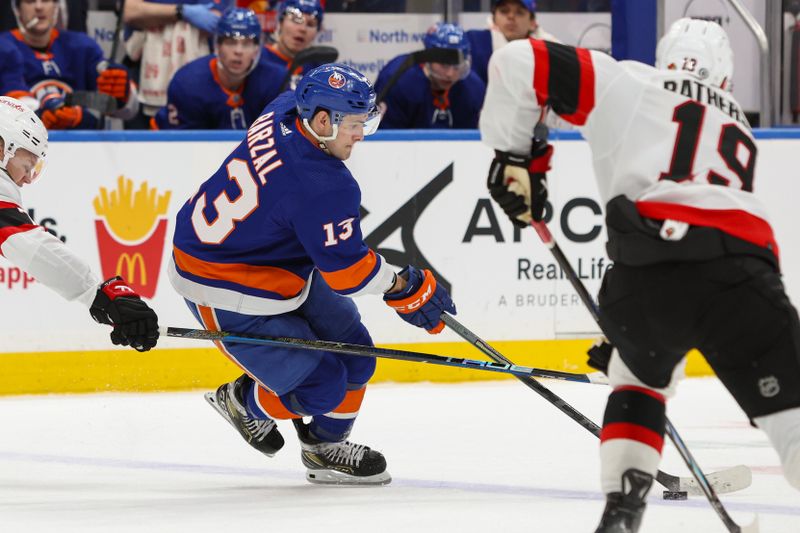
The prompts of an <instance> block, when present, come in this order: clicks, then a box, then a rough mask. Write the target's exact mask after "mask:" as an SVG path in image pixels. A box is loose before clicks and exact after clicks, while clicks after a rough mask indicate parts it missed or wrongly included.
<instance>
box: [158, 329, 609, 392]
mask: <svg viewBox="0 0 800 533" xmlns="http://www.w3.org/2000/svg"><path fill="white" fill-rule="evenodd" d="M160 333H161V335H163V336H166V337H180V338H184V339H198V340H208V341H223V342H239V343H244V344H259V345H263V346H275V347H280V348H291V349H296V350H315V351H323V352H334V353H340V354H345V355H356V356H361V357H377V358H381V359H395V360H399V361H410V362H413V363H428V364H433V365H439V366H450V367H455V368H464V369H472V370H483V371H486V372H496V373H500V374H511V375H513V376H537V377H542V378H550V379H560V380H564V381H576V382H579V383H602V382H603V381H602V380H597V379H596V378H594V379H593V377H592V376H590V375H589V374H570V373H568V372H558V371H555V370H544V369H541V368H530V367H526V366H517V365H514V364H508V363H498V362H492V361H480V360H477V359H463V358H460V357H446V356H442V355H433V354H427V353H422V352H410V351H404V350H394V349H391V348H378V347H376V346H364V345H361V344H350V343H346V342H332V341H323V340H308V339H296V338H293V337H270V336H268V335H252V334H246V333H231V332H228V331H209V330H205V329H188V328H173V327H167V328H161V330H160Z"/></svg>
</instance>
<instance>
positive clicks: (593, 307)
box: [531, 221, 758, 533]
mask: <svg viewBox="0 0 800 533" xmlns="http://www.w3.org/2000/svg"><path fill="white" fill-rule="evenodd" d="M531 226H533V229H535V230H536V233H537V234H538V235H539V238H540V239H541V240H542V242H543V243H544V245H545V246H547V248H548V249H549V250H550V252H552V254H553V257H555V258H556V261H557V262H558V264H559V266H560V267H561V269H562V270H563V271H564V273H565V274H566V275H567V279H568V280H569V282H570V283H571V284H572V286H573V287H574V288H575V290H576V291H577V292H578V296H579V297H580V299H581V300H582V301H583V303H584V305H585V306H586V308H587V309H588V310H589V313H590V314H591V315H592V318H593V319H594V321H595V322H596V323H597V326H598V327H600V330H601V331H602V329H603V328H602V326H600V312H599V309H598V307H597V304H596V303H595V301H594V299H593V298H592V297H591V295H590V294H589V291H587V290H586V286H585V285H584V284H583V282H581V280H580V278H578V275H577V273H576V272H575V270H574V269H573V268H572V264H571V263H570V262H569V260H567V257H566V256H565V255H564V252H562V251H561V248H560V247H559V246H558V244H557V243H556V241H555V239H554V238H553V235H552V234H551V233H550V229H549V228H548V227H547V224H545V223H544V221H540V222H536V221H532V222H531ZM665 422H666V423H665V429H666V432H667V435H669V438H670V440H671V441H672V443H673V444H674V445H675V448H677V450H678V453H680V455H681V458H682V459H683V462H684V463H686V466H687V467H688V468H689V471H690V472H691V473H692V475H693V476H694V478H695V479H696V480H697V484H698V485H699V487H700V489H701V490H702V491H703V493H704V494H705V496H706V498H707V499H708V502H709V503H710V504H711V507H713V508H714V510H715V511H716V512H717V515H719V517H720V519H721V520H722V522H723V523H724V524H725V527H727V528H728V531H730V532H731V533H740V532H744V533H755V532H757V531H758V516H756V519H755V520H754V521H753V523H751V524H749V525H746V526H740V525H739V524H737V523H736V522H734V521H733V519H732V518H731V517H730V515H729V514H728V511H727V510H726V509H725V507H724V506H723V505H722V502H721V501H720V500H719V497H717V494H716V492H715V491H714V488H713V487H712V486H711V483H709V481H708V478H706V476H705V474H703V470H702V469H701V468H700V465H699V464H697V461H696V460H695V458H694V457H693V456H692V453H691V452H690V451H689V448H688V447H687V446H686V444H685V443H684V442H683V439H682V438H681V436H680V435H679V434H678V431H677V430H676V429H675V427H674V426H673V425H672V422H670V421H669V418H666V417H665ZM737 468H738V467H737ZM744 468H747V467H744ZM747 470H748V472H749V469H747ZM751 476H752V474H751ZM748 485H749V483H748Z"/></svg>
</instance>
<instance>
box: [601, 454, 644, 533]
mask: <svg viewBox="0 0 800 533" xmlns="http://www.w3.org/2000/svg"><path fill="white" fill-rule="evenodd" d="M652 484H653V476H651V475H650V474H648V473H646V472H642V471H641V470H636V469H634V468H631V469H630V470H626V471H625V473H624V474H622V492H612V493H609V494H608V495H607V496H606V509H605V511H603V517H602V518H601V519H600V525H599V526H597V531H595V533H636V532H637V531H639V525H640V524H641V523H642V514H643V513H644V508H645V505H646V503H645V498H646V497H647V493H648V492H649V491H650V486H651V485H652Z"/></svg>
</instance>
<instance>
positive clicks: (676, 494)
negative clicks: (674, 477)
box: [664, 490, 689, 500]
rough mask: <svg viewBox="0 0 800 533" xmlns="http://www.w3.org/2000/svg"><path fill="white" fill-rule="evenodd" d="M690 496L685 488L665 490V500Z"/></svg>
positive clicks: (682, 498) (683, 498)
mask: <svg viewBox="0 0 800 533" xmlns="http://www.w3.org/2000/svg"><path fill="white" fill-rule="evenodd" d="M688 497H689V493H688V492H686V491H684V490H677V491H674V492H673V491H671V490H665V491H664V499H665V500H685V499H687V498H688Z"/></svg>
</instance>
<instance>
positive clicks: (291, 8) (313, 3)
mask: <svg viewBox="0 0 800 533" xmlns="http://www.w3.org/2000/svg"><path fill="white" fill-rule="evenodd" d="M287 13H288V14H289V15H294V16H298V17H299V16H302V15H311V16H312V17H314V18H316V19H317V28H319V27H321V26H322V15H323V14H324V13H325V10H324V9H323V8H322V3H321V2H320V0H283V1H282V2H281V3H280V5H279V6H278V20H279V21H281V20H283V18H284V17H285V16H286V14H287Z"/></svg>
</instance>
